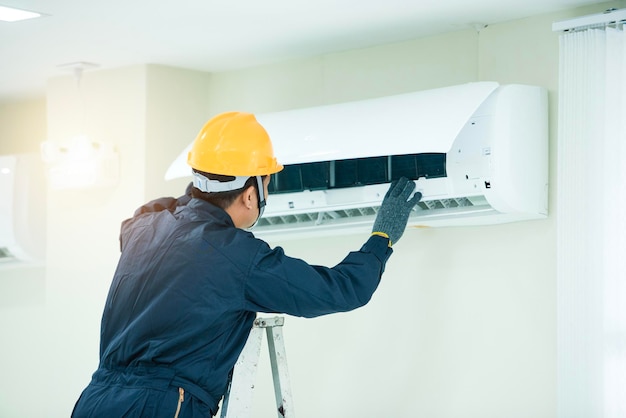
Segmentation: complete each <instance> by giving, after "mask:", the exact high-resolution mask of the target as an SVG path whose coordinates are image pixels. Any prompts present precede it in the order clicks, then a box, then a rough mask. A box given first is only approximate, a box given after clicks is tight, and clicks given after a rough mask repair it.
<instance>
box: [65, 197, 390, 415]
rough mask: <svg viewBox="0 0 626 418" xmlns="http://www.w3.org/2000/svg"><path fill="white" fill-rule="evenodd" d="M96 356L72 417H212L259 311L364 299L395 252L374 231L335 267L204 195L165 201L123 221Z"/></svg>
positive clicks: (328, 308)
mask: <svg viewBox="0 0 626 418" xmlns="http://www.w3.org/2000/svg"><path fill="white" fill-rule="evenodd" d="M120 242H121V250H122V253H121V257H120V260H119V264H118V266H117V270H116V272H115V276H114V278H113V282H112V284H111V288H110V291H109V295H108V298H107V301H106V305H105V308H104V313H103V316H102V328H101V342H100V364H99V367H98V370H97V371H96V372H95V373H94V375H93V377H92V380H91V382H90V384H89V386H88V387H87V388H86V389H85V390H84V391H83V393H82V395H81V397H80V399H79V400H78V402H77V403H76V406H75V408H74V412H73V414H72V416H73V417H76V418H79V417H105V418H112V417H122V416H124V417H161V416H163V417H172V416H174V414H175V413H176V409H177V405H178V403H179V400H180V399H181V398H180V392H181V390H180V389H179V388H182V389H183V390H184V400H183V402H182V403H181V405H180V406H181V410H180V415H179V416H180V417H200V416H202V417H207V416H210V415H215V414H216V413H217V406H218V403H219V401H220V399H221V398H222V396H223V394H224V392H225V390H226V387H227V384H228V380H229V373H230V372H231V371H232V368H233V366H234V364H235V362H236V360H237V358H238V356H239V353H240V352H241V350H242V348H243V346H244V344H245V342H246V339H247V337H248V334H249V332H250V330H251V328H252V323H253V321H254V319H255V317H256V313H257V312H271V313H285V314H289V315H295V316H301V317H315V316H319V315H324V314H329V313H333V312H341V311H349V310H352V309H355V308H357V307H360V306H362V305H364V304H366V303H367V302H368V301H369V300H370V298H371V296H372V294H373V293H374V291H375V290H376V288H377V286H378V283H379V281H380V277H381V275H382V273H383V270H384V267H385V263H386V261H387V259H388V257H389V256H390V255H391V252H392V250H391V248H389V247H388V240H387V239H386V238H383V237H379V236H372V237H370V238H369V240H368V241H367V242H366V243H365V244H364V245H363V247H362V248H361V250H360V251H357V252H352V253H350V254H349V255H348V256H347V257H346V258H345V259H344V260H343V261H342V262H341V263H339V264H338V265H337V266H335V267H333V268H328V267H323V266H313V265H309V264H307V263H306V262H304V261H302V260H299V259H296V258H291V257H288V256H286V255H285V254H284V252H283V250H282V248H280V247H276V248H274V249H272V248H270V247H269V246H268V245H267V244H266V243H265V242H264V241H262V240H259V239H257V238H255V237H254V235H253V234H252V233H250V232H247V231H244V230H242V229H239V228H236V227H235V226H234V224H233V222H232V220H231V219H230V216H229V215H228V214H227V213H226V212H225V211H224V210H222V209H220V208H218V207H216V206H213V205H211V204H210V203H207V202H205V201H203V200H200V199H190V197H189V196H184V197H182V198H179V199H178V200H177V199H173V198H163V199H159V200H156V201H153V202H150V203H149V204H147V205H145V206H143V207H142V208H140V209H138V210H137V212H136V213H135V216H134V217H133V218H131V219H128V220H126V221H124V222H123V224H122V231H121V235H120Z"/></svg>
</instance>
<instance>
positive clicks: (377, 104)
mask: <svg viewBox="0 0 626 418" xmlns="http://www.w3.org/2000/svg"><path fill="white" fill-rule="evenodd" d="M257 119H258V121H259V122H260V123H261V124H262V125H263V126H264V127H265V128H266V130H267V131H268V133H269V135H270V137H271V138H272V142H273V144H274V151H275V153H276V155H277V158H278V160H279V162H281V163H282V164H284V165H285V169H284V170H283V171H281V172H280V173H277V174H275V175H273V176H272V182H271V184H270V197H269V199H268V205H267V208H266V210H265V214H264V216H263V218H262V219H261V220H260V221H259V223H258V224H257V226H256V227H255V229H254V233H255V235H259V236H262V237H264V238H271V237H275V236H279V235H280V236H281V237H285V236H288V235H292V236H294V234H295V236H302V235H304V234H327V233H338V232H341V231H345V230H350V231H356V230H368V229H369V228H371V226H372V223H373V220H374V218H375V215H376V212H377V210H378V207H379V206H380V204H381V202H382V199H383V197H384V195H385V193H386V191H387V189H388V188H389V183H390V182H391V181H392V180H393V179H396V178H399V177H400V176H405V177H408V178H409V179H412V180H414V181H415V183H416V185H417V190H419V191H421V192H422V194H423V197H422V200H421V202H420V203H419V204H418V206H417V207H416V208H415V210H414V211H413V213H412V215H411V216H410V219H409V224H408V227H409V228H411V227H422V226H460V225H487V224H497V223H504V222H513V221H523V220H531V219H542V218H545V217H546V216H547V202H548V100H547V91H546V90H545V89H544V88H541V87H536V86H527V85H499V84H498V83H495V82H477V83H468V84H463V85H459V86H452V87H445V88H439V89H434V90H427V91H420V92H415V93H408V94H400V95H395V96H389V97H383V98H377V99H371V100H363V101H358V102H350V103H341V104H334V105H328V106H319V107H314V108H308V109H298V110H289V111H284V112H278V113H272V114H264V115H258V116H257ZM188 150H189V147H188V148H187V149H186V150H184V151H183V152H182V153H181V155H180V156H179V157H178V158H177V159H176V160H175V161H174V163H173V164H172V166H171V167H170V169H169V170H168V172H167V174H166V179H171V178H175V177H183V176H189V175H190V168H189V167H188V166H187V165H186V158H187V151H188Z"/></svg>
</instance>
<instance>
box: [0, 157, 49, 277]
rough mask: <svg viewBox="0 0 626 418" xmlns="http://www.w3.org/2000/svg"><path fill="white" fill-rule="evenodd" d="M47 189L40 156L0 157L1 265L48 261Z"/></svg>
mask: <svg viewBox="0 0 626 418" xmlns="http://www.w3.org/2000/svg"><path fill="white" fill-rule="evenodd" d="M46 190H47V186H46V183H45V178H44V171H43V162H42V161H41V159H40V158H39V156H38V155H34V154H19V155H3V156H0V196H2V198H1V199H0V266H3V265H7V264H11V265H15V264H17V263H23V262H27V263H39V262H42V261H43V260H44V255H45V248H46V200H47V199H46Z"/></svg>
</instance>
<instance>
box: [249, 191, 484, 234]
mask: <svg viewBox="0 0 626 418" xmlns="http://www.w3.org/2000/svg"><path fill="white" fill-rule="evenodd" d="M466 206H475V205H474V204H473V203H472V202H471V201H470V200H469V199H468V198H465V197H462V198H458V199H437V200H427V201H422V202H419V203H418V205H417V206H416V210H418V211H437V210H441V209H454V208H459V207H466ZM379 208H380V207H379V206H367V207H361V208H354V209H341V210H333V211H320V212H307V213H299V214H293V215H282V216H268V217H263V218H261V219H260V220H259V223H258V226H259V227H263V226H276V225H297V224H307V223H315V224H316V225H320V224H326V223H329V222H332V221H334V220H337V219H348V218H349V219H355V218H364V217H367V216H374V215H376V214H377V213H378V209H379Z"/></svg>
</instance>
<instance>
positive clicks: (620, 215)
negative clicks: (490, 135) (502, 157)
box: [557, 24, 626, 418]
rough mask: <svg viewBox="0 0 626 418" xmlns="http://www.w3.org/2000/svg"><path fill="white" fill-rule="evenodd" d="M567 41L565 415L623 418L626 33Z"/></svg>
mask: <svg viewBox="0 0 626 418" xmlns="http://www.w3.org/2000/svg"><path fill="white" fill-rule="evenodd" d="M621 26H622V25H621V24H618V25H613V26H612V27H605V28H600V29H587V30H582V31H575V32H565V33H563V34H561V35H560V39H559V45H560V58H559V59H560V61H559V119H558V122H559V137H558V169H557V173H558V174H557V225H558V226H557V231H558V232H557V257H558V259H557V293H558V305H557V306H558V308H557V310H558V312H557V314H558V315H557V316H558V320H557V327H558V330H557V333H558V353H557V364H558V371H557V372H558V376H557V381H558V402H557V404H558V416H559V417H560V418H577V417H584V418H594V417H603V418H609V417H615V418H617V417H626V33H625V32H624V30H623V29H622V27H621Z"/></svg>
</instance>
